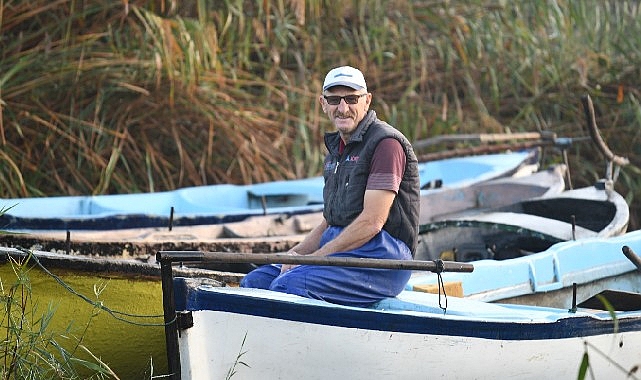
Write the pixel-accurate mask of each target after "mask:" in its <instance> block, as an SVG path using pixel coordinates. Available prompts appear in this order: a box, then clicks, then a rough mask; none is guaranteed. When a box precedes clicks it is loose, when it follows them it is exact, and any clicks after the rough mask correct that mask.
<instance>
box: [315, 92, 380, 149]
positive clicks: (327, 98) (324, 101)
mask: <svg viewBox="0 0 641 380" xmlns="http://www.w3.org/2000/svg"><path fill="white" fill-rule="evenodd" d="M338 97H343V98H338ZM345 97H346V98H345ZM319 100H320V102H321V106H322V107H323V112H325V113H326V114H327V116H328V117H329V119H330V120H331V121H332V123H333V124H334V126H335V127H336V129H337V130H338V132H339V133H340V135H341V137H342V138H343V140H344V141H345V142H347V140H348V139H349V137H350V136H351V135H352V133H353V132H354V131H355V130H356V127H357V126H358V123H359V122H360V121H361V120H363V118H364V117H365V114H366V113H367V110H368V109H369V105H370V102H371V101H372V94H370V93H366V92H365V91H363V90H354V89H353V88H350V87H345V86H334V87H330V88H328V89H327V90H326V91H325V93H324V94H323V95H321V96H320V98H319ZM354 101H355V102H356V103H355V104H349V103H353V102H354ZM336 103H337V104H336Z"/></svg>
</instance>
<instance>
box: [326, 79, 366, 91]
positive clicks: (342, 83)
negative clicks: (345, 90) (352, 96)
mask: <svg viewBox="0 0 641 380" xmlns="http://www.w3.org/2000/svg"><path fill="white" fill-rule="evenodd" d="M336 86H345V87H349V88H353V89H354V90H363V89H365V87H363V86H359V85H357V84H356V83H352V82H340V81H339V82H334V83H330V84H328V85H326V86H324V87H323V91H326V90H327V89H329V88H332V87H336Z"/></svg>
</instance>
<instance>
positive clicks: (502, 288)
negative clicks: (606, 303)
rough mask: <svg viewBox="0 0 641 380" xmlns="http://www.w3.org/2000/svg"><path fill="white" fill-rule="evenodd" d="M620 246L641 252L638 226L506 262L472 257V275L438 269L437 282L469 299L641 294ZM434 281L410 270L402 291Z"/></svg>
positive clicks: (535, 301) (559, 303)
mask: <svg viewBox="0 0 641 380" xmlns="http://www.w3.org/2000/svg"><path fill="white" fill-rule="evenodd" d="M624 246H627V247H629V248H630V249H631V250H632V251H633V252H637V253H638V252H641V230H637V231H632V232H628V233H625V234H622V235H619V236H614V237H612V236H610V237H592V238H583V239H577V240H573V241H565V242H560V243H557V244H554V245H552V246H551V247H550V248H549V249H547V250H545V251H542V252H538V253H533V254H531V255H526V256H522V257H517V258H512V259H507V260H489V259H487V260H478V261H473V262H472V264H473V265H474V272H473V273H466V274H460V273H443V274H442V280H443V282H444V283H445V284H449V285H456V287H458V288H460V287H462V295H463V296H464V297H465V298H470V299H474V300H480V301H488V302H501V303H517V304H528V305H539V306H543V305H544V306H551V307H558V308H570V307H571V305H572V302H573V297H576V302H578V303H581V302H583V301H585V300H587V299H589V298H590V297H593V296H595V295H596V294H598V293H600V292H601V291H602V290H605V289H608V290H612V291H621V292H635V293H639V292H641V281H640V278H641V272H639V269H641V268H636V267H635V264H633V262H632V261H631V260H629V259H628V258H627V257H626V255H624V253H623V251H622V248H623V247H624ZM437 284H438V278H437V276H436V275H435V274H431V273H416V274H415V275H413V276H412V278H411V279H410V281H409V282H408V284H407V286H406V289H407V290H416V291H428V292H430V291H434V289H437ZM574 284H576V293H574V290H573V289H574ZM636 302H637V308H638V309H641V301H640V300H639V298H637V299H636Z"/></svg>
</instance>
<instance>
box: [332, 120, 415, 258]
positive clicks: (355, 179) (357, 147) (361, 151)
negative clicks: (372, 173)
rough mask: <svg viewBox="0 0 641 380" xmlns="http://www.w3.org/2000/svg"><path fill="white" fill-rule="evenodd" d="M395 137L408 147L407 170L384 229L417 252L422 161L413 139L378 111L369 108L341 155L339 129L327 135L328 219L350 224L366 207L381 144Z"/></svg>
mask: <svg viewBox="0 0 641 380" xmlns="http://www.w3.org/2000/svg"><path fill="white" fill-rule="evenodd" d="M389 137H392V138H395V139H396V140H398V141H399V142H400V143H401V145H402V146H403V149H404V150H405V157H406V163H405V172H404V174H403V179H402V181H401V185H400V188H399V191H398V194H397V195H396V198H395V199H394V203H393V204H392V208H391V209H390V214H389V217H388V218H387V222H385V225H384V226H383V229H384V230H385V231H387V232H388V233H389V234H390V235H392V236H394V237H395V238H397V239H400V240H401V241H403V242H405V244H407V246H408V247H409V249H410V250H411V251H412V256H413V255H414V253H415V251H416V244H417V241H418V218H419V207H420V182H419V175H418V160H417V159H416V155H415V154H414V150H413V149H412V145H411V144H410V142H409V141H408V140H407V138H405V136H403V134H402V133H400V132H399V131H398V130H396V129H395V128H394V127H392V126H390V125H389V124H387V123H385V122H384V121H381V120H379V119H378V118H377V117H376V113H375V112H374V111H372V110H370V111H368V113H367V114H366V115H365V117H364V118H363V120H362V121H361V122H360V123H359V125H358V127H357V128H356V130H355V131H354V133H353V134H352V136H351V138H350V140H349V141H348V142H347V144H346V146H345V149H344V151H343V153H342V154H339V145H340V138H341V137H340V135H339V134H338V132H330V133H326V134H325V146H326V147H327V150H328V151H329V153H328V154H327V156H326V157H325V164H324V170H323V175H324V177H325V187H324V189H323V199H324V211H323V215H324V217H325V220H327V222H328V223H329V224H330V225H332V226H343V227H344V226H347V225H348V224H350V223H351V222H352V221H353V220H354V219H356V217H357V216H358V215H359V214H360V213H361V211H362V210H363V199H364V195H365V189H366V186H367V178H368V175H369V169H370V163H371V160H372V156H373V155H374V150H375V149H376V146H377V145H378V143H379V142H380V141H381V140H382V139H385V138H389Z"/></svg>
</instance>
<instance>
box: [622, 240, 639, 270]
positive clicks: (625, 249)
mask: <svg viewBox="0 0 641 380" xmlns="http://www.w3.org/2000/svg"><path fill="white" fill-rule="evenodd" d="M622 251H623V254H624V255H625V257H627V258H628V260H630V261H632V264H634V265H635V266H636V267H637V269H638V270H640V271H641V258H639V256H637V254H636V253H634V251H633V250H632V248H630V247H628V246H627V245H624V246H623V248H622Z"/></svg>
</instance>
